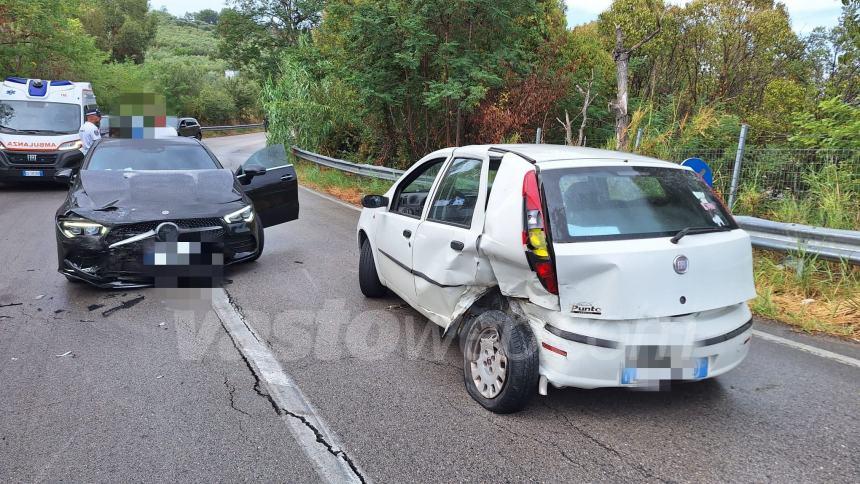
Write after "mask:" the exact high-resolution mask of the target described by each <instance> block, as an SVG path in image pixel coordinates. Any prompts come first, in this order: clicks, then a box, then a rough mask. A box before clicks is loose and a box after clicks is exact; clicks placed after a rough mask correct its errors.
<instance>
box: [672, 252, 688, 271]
mask: <svg viewBox="0 0 860 484" xmlns="http://www.w3.org/2000/svg"><path fill="white" fill-rule="evenodd" d="M672 265H673V266H674V267H675V272H677V273H678V274H684V273H686V272H687V268H688V267H689V266H690V261H689V259H687V256H685V255H679V256H678V257H675V262H674V263H673V264H672Z"/></svg>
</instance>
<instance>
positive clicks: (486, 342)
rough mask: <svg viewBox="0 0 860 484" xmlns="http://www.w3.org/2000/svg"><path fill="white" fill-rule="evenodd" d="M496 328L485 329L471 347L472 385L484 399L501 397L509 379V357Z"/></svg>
mask: <svg viewBox="0 0 860 484" xmlns="http://www.w3.org/2000/svg"><path fill="white" fill-rule="evenodd" d="M500 340H501V338H500V337H499V332H498V331H497V330H496V328H484V329H483V330H481V332H480V333H478V336H477V338H475V339H474V340H473V341H472V343H471V344H470V345H469V348H468V350H469V353H468V355H467V358H468V360H469V368H470V372H471V377H472V383H474V385H475V388H476V389H477V390H478V393H480V394H481V395H482V396H483V397H484V398H488V399H492V398H496V397H497V396H499V393H501V392H502V389H503V388H504V387H505V382H506V381H507V379H508V357H507V355H505V352H504V350H503V349H502V346H501V341H500Z"/></svg>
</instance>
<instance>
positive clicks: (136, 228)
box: [105, 218, 224, 245]
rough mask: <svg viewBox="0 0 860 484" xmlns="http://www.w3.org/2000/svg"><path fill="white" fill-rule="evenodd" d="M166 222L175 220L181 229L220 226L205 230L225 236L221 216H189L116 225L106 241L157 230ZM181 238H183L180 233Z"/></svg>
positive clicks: (208, 234)
mask: <svg viewBox="0 0 860 484" xmlns="http://www.w3.org/2000/svg"><path fill="white" fill-rule="evenodd" d="M164 222H173V223H175V224H176V225H177V226H178V227H179V228H181V229H199V228H203V227H218V229H217V230H211V231H208V232H205V233H206V235H207V237H212V238H220V237H223V236H224V229H223V227H222V225H221V219H219V218H189V219H185V220H159V221H155V222H139V223H133V224H125V225H115V226H114V227H112V228H111V229H110V232H108V234H107V237H106V238H105V241H106V242H107V243H108V245H110V244H113V243H116V242H119V241H121V240H125V239H127V238H129V237H134V236H135V235H138V234H142V233H144V232H148V231H150V230H155V228H156V227H158V226H159V225H160V224H162V223H164ZM179 240H182V235H180V238H179Z"/></svg>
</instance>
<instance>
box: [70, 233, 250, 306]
mask: <svg viewBox="0 0 860 484" xmlns="http://www.w3.org/2000/svg"><path fill="white" fill-rule="evenodd" d="M255 222H256V220H255ZM241 225H245V226H244V227H242V226H241ZM259 231H262V228H259V227H258V226H257V225H256V223H253V224H232V226H231V227H225V230H224V232H223V235H222V236H220V237H219V238H218V239H217V240H211V241H208V242H206V244H207V247H209V248H210V249H211V250H212V251H214V252H217V253H221V254H223V259H222V261H223V265H220V266H217V265H171V266H154V265H152V264H150V263H147V257H150V258H151V257H152V253H153V250H154V247H155V242H156V241H155V238H150V239H145V240H142V241H138V242H134V243H131V244H126V245H121V246H118V247H113V248H111V247H109V244H108V242H106V240H105V239H104V238H95V237H75V238H68V237H66V236H64V235H63V234H62V233H60V230H59V228H57V230H56V233H57V234H56V237H57V257H58V262H59V264H58V271H59V272H60V273H61V274H63V275H65V276H68V277H70V278H73V279H77V280H80V281H83V282H86V283H89V284H91V285H93V286H96V287H100V288H104V289H132V288H140V287H150V286H153V285H158V284H157V280H161V279H164V278H177V277H178V278H182V279H185V280H206V278H211V279H212V280H213V281H216V280H218V279H220V275H221V274H222V271H223V267H226V266H229V265H232V264H236V263H240V262H243V261H247V260H250V259H253V258H254V257H255V256H256V255H257V252H258V251H259V250H260V244H259V240H260V234H259Z"/></svg>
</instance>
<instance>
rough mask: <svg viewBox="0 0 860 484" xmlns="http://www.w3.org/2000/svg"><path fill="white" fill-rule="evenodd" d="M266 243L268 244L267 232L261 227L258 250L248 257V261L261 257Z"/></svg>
mask: <svg viewBox="0 0 860 484" xmlns="http://www.w3.org/2000/svg"><path fill="white" fill-rule="evenodd" d="M265 244H266V232H265V230H264V229H262V228H261V229H260V240H259V243H258V244H257V252H256V253H254V255H252V256H251V258H250V259H248V262H254V261H256V260H257V259H259V258H260V256H261V255H263V247H264V246H265Z"/></svg>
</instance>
